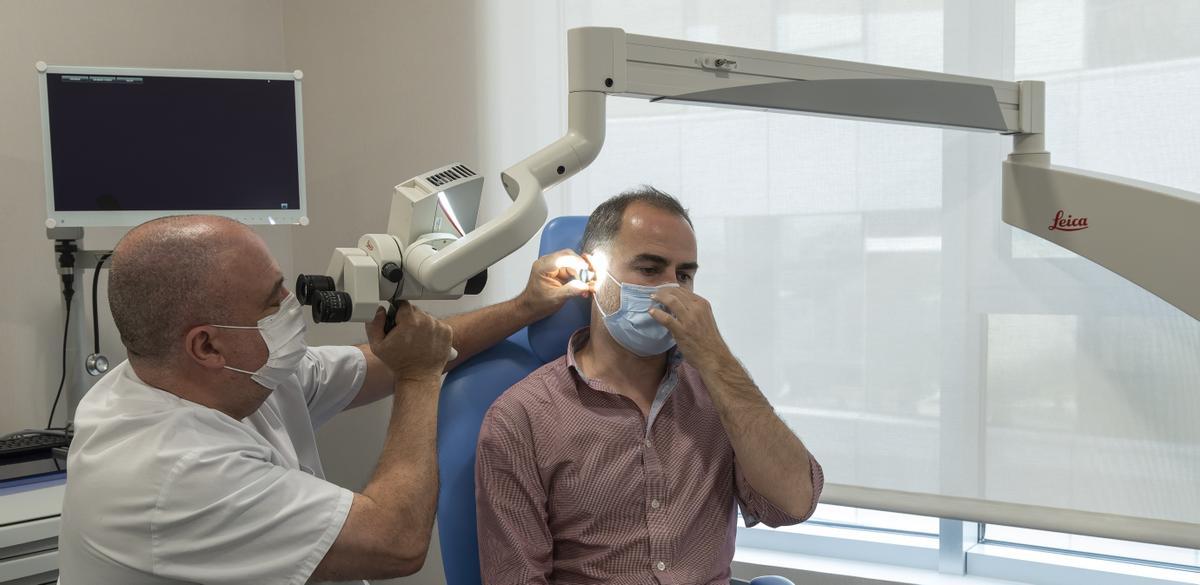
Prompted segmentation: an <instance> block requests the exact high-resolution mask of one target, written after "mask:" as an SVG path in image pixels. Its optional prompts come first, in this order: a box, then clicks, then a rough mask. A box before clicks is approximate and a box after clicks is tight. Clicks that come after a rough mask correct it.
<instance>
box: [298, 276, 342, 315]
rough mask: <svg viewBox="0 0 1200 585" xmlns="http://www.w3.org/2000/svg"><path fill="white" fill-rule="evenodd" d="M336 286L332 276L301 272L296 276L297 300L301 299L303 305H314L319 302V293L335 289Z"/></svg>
mask: <svg viewBox="0 0 1200 585" xmlns="http://www.w3.org/2000/svg"><path fill="white" fill-rule="evenodd" d="M336 288H337V286H336V285H335V284H334V282H333V278H331V277H328V276H325V275H323V274H315V275H314V274H301V275H300V276H298V277H296V300H298V301H300V304H301V305H312V304H315V303H316V302H317V293H319V292H322V291H333V290H334V289H336ZM315 315H316V314H315V313H314V316H315Z"/></svg>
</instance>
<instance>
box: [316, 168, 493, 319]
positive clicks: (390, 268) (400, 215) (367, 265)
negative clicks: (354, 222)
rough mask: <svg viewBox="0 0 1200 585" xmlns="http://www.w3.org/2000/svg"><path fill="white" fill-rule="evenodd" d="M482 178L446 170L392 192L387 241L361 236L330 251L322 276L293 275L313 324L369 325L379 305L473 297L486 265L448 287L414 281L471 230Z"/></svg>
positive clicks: (384, 236) (381, 237) (467, 170)
mask: <svg viewBox="0 0 1200 585" xmlns="http://www.w3.org/2000/svg"><path fill="white" fill-rule="evenodd" d="M482 193H483V177H480V176H479V175H478V174H476V173H475V172H474V171H472V170H471V169H470V168H468V167H467V166H466V165H463V164H453V165H449V166H446V167H442V168H439V169H436V170H433V171H431V172H428V173H425V174H422V175H418V176H416V177H413V178H412V179H409V180H408V181H405V182H403V183H400V184H399V185H396V188H395V191H394V193H393V194H392V206H391V213H390V216H389V218H388V228H387V233H382V234H364V235H363V236H362V237H360V238H359V240H358V245H357V247H354V248H335V249H334V251H333V257H332V258H330V260H329V267H328V268H327V269H326V271H325V275H324V276H313V275H300V277H299V278H298V279H297V283H296V295H297V296H298V297H299V298H300V302H301V303H303V304H308V305H312V307H313V320H314V321H316V322H318V323H322V322H341V321H369V320H371V319H372V318H373V317H374V315H375V310H376V308H377V307H379V306H380V303H392V304H394V303H396V302H399V301H404V300H417V299H457V298H459V297H461V296H463V295H464V294H478V293H479V292H480V291H482V290H483V285H484V284H485V283H486V282H487V266H488V264H490V263H491V262H488V263H487V264H482V265H479V266H474V264H478V263H479V262H475V263H471V262H470V260H466V262H467V263H468V264H471V266H468V267H467V268H468V269H471V268H473V270H472V272H473V276H471V277H470V278H468V279H467V280H462V281H459V282H457V283H454V284H452V285H451V286H449V287H444V288H443V287H435V286H431V283H430V281H429V280H422V279H420V278H419V277H418V275H419V274H420V273H421V267H422V266H423V265H425V264H426V263H427V262H428V261H429V260H430V259H431V258H433V257H434V256H436V255H437V254H439V253H440V252H442V250H444V249H445V248H446V247H447V246H449V245H451V244H453V243H454V242H457V241H460V240H461V239H463V238H464V237H465V236H467V235H468V234H469V233H471V232H472V230H474V229H475V222H476V218H477V215H478V211H479V199H480V196H481V195H482Z"/></svg>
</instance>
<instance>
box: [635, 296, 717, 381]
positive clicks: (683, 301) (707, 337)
mask: <svg viewBox="0 0 1200 585" xmlns="http://www.w3.org/2000/svg"><path fill="white" fill-rule="evenodd" d="M650 298H652V299H654V300H655V301H658V302H660V303H662V304H663V306H665V307H666V308H667V310H666V311H663V310H662V309H659V308H657V307H654V308H651V309H650V316H651V317H653V318H654V320H655V321H658V322H659V323H662V324H663V326H665V327H666V328H667V330H668V331H670V332H671V336H672V337H674V338H675V343H676V344H678V345H679V351H681V352H683V355H684V356H686V357H687V359H688V361H689V362H692V364H693V365H695V366H696V367H697V368H700V369H703V368H704V367H705V366H716V365H718V364H719V363H720V362H721V360H723V359H725V358H728V357H732V356H733V354H732V353H731V352H730V351H729V347H728V346H727V345H725V340H724V339H723V338H722V337H721V331H720V330H719V329H717V319H716V317H714V316H713V312H712V305H711V304H709V302H708V300H707V299H705V298H704V297H702V296H700V295H698V294H696V293H694V292H692V291H690V290H687V289H685V288H660V289H658V290H657V291H655V293H654V294H653V295H651V297H650Z"/></svg>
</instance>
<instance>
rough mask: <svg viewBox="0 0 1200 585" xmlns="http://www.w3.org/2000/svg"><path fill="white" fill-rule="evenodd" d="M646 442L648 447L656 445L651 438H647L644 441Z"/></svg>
mask: <svg viewBox="0 0 1200 585" xmlns="http://www.w3.org/2000/svg"><path fill="white" fill-rule="evenodd" d="M644 444H645V445H646V446H647V447H653V446H654V443H651V442H650V439H646V440H645V441H644Z"/></svg>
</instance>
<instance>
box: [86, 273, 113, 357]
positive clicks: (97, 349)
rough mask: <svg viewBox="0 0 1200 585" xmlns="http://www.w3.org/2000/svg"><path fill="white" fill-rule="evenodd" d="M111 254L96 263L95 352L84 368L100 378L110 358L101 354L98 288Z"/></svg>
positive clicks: (93, 302)
mask: <svg viewBox="0 0 1200 585" xmlns="http://www.w3.org/2000/svg"><path fill="white" fill-rule="evenodd" d="M109 256H111V254H105V255H103V256H101V257H100V261H99V262H96V272H95V273H94V274H93V275H92V334H93V335H92V339H93V342H94V345H93V346H92V347H94V348H95V351H94V352H93V353H92V354H91V355H89V356H87V359H85V360H84V361H83V367H84V369H85V370H87V373H89V374H91V375H93V376H99V375H101V374H103V373H105V372H107V371H108V356H106V355H104V354H102V353H100V309H99V305H97V304H96V288H97V285H98V284H99V282H100V267H101V266H103V265H104V261H105V260H108V257H109Z"/></svg>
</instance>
